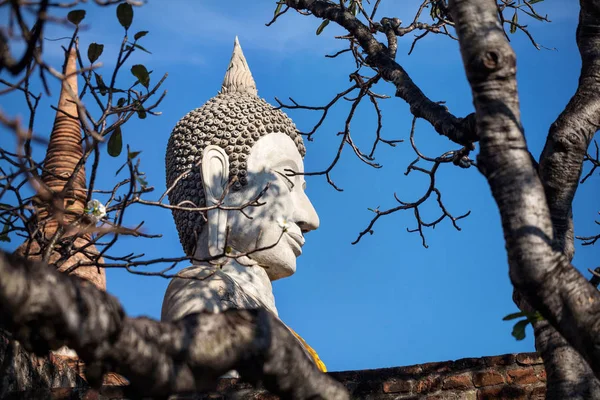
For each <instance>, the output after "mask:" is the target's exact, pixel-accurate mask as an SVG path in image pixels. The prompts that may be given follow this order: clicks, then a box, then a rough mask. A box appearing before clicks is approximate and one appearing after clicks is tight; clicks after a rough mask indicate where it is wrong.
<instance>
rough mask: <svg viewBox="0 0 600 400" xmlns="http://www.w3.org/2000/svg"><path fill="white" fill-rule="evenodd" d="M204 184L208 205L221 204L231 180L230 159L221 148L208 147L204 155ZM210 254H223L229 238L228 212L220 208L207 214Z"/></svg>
mask: <svg viewBox="0 0 600 400" xmlns="http://www.w3.org/2000/svg"><path fill="white" fill-rule="evenodd" d="M201 169H202V183H203V185H204V195H205V198H206V205H207V206H213V205H216V204H219V201H221V200H222V199H221V198H222V197H223V193H224V191H225V188H226V187H227V183H228V179H229V157H227V153H225V150H223V149H222V148H221V147H219V146H214V145H209V146H206V148H205V149H204V152H203V153H202V168H201ZM206 218H207V224H206V225H207V228H208V252H209V254H210V255H211V256H216V255H219V254H223V252H224V250H225V239H226V236H227V211H226V210H222V209H220V208H214V209H212V210H208V211H207V213H206Z"/></svg>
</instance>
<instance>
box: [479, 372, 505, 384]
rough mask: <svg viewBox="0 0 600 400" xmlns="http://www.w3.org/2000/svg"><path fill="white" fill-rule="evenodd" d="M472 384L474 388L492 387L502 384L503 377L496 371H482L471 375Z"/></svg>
mask: <svg viewBox="0 0 600 400" xmlns="http://www.w3.org/2000/svg"><path fill="white" fill-rule="evenodd" d="M473 383H474V384H475V386H476V387H482V386H493V385H499V384H501V383H504V377H503V376H502V375H501V374H500V373H499V372H496V371H484V372H477V373H474V374H473Z"/></svg>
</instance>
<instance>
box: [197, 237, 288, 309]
mask: <svg viewBox="0 0 600 400" xmlns="http://www.w3.org/2000/svg"><path fill="white" fill-rule="evenodd" d="M206 231H207V229H203V230H202V232H201V234H200V238H199V240H198V246H197V248H196V253H195V254H194V258H196V259H199V260H202V259H207V258H209V257H210V256H209V252H208V238H207V237H206V236H207V234H206ZM224 261H225V264H224V265H222V267H221V272H223V273H225V274H226V275H227V276H228V277H229V278H231V280H233V281H234V282H235V284H236V285H237V286H238V287H239V289H240V290H241V291H242V292H244V293H245V294H246V295H248V296H250V297H252V298H253V299H255V300H256V301H257V302H259V303H260V304H262V305H263V306H264V307H265V308H266V309H267V310H269V311H271V312H272V313H273V314H274V315H275V316H278V313H277V307H276V306H275V297H274V296H273V286H272V284H271V280H270V279H269V276H268V275H267V272H266V271H265V269H264V268H263V267H261V266H260V265H252V266H247V265H242V264H240V263H239V262H238V261H237V260H235V259H233V258H228V259H225V260H224ZM193 264H194V265H198V266H206V267H207V268H211V269H212V268H214V267H215V266H214V265H212V264H209V263H207V262H203V261H194V262H193Z"/></svg>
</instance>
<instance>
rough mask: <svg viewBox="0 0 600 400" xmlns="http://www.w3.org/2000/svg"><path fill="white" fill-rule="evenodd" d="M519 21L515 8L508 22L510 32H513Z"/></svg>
mask: <svg viewBox="0 0 600 400" xmlns="http://www.w3.org/2000/svg"><path fill="white" fill-rule="evenodd" d="M518 23H519V17H518V15H517V10H515V13H514V14H513V17H512V24H510V33H515V32H516V31H517V24H518Z"/></svg>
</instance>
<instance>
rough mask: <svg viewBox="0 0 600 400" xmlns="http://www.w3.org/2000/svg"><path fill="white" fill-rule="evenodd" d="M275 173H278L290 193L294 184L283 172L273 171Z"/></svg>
mask: <svg viewBox="0 0 600 400" xmlns="http://www.w3.org/2000/svg"><path fill="white" fill-rule="evenodd" d="M275 172H276V173H278V174H279V175H280V176H281V177H282V178H283V180H284V182H285V184H286V185H287V187H288V189H289V190H290V192H291V191H292V190H293V189H294V182H293V181H292V180H291V179H290V177H289V176H287V175H286V174H284V173H283V172H281V171H275Z"/></svg>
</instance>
